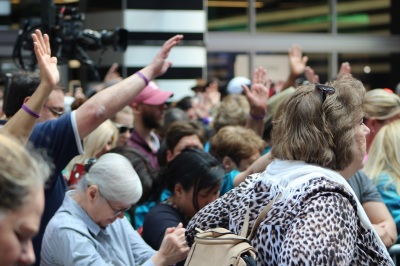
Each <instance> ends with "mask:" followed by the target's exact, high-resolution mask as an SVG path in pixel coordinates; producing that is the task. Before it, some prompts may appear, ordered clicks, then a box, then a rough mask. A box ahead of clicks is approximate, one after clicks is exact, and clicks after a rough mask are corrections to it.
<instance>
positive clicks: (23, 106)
mask: <svg viewBox="0 0 400 266" xmlns="http://www.w3.org/2000/svg"><path fill="white" fill-rule="evenodd" d="M21 108H22V109H24V111H25V112H27V113H28V114H30V115H31V116H33V117H34V118H39V117H40V114H37V113H35V112H34V111H32V110H31V109H29V107H28V106H27V105H26V104H23V105H22V106H21Z"/></svg>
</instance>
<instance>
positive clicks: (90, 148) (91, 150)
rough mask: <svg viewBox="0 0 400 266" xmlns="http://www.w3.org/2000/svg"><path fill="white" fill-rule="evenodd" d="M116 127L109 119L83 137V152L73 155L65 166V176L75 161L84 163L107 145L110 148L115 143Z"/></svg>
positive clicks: (116, 139)
mask: <svg viewBox="0 0 400 266" xmlns="http://www.w3.org/2000/svg"><path fill="white" fill-rule="evenodd" d="M117 141H118V129H117V127H116V126H115V125H114V124H113V122H111V121H110V120H106V121H104V122H103V123H101V124H100V125H99V126H98V127H97V128H96V129H95V130H93V131H92V132H91V133H90V134H89V135H87V136H86V138H84V140H83V143H84V148H85V153H84V154H82V155H78V156H75V157H74V158H73V159H72V160H71V161H70V162H69V164H68V165H67V167H66V177H67V179H69V176H70V173H71V171H72V168H73V167H74V165H75V164H76V163H82V164H84V163H85V162H86V160H87V159H90V158H96V157H97V156H98V154H99V152H101V151H102V150H103V149H104V148H105V147H106V146H107V145H109V146H110V149H112V148H114V147H115V146H116V145H117Z"/></svg>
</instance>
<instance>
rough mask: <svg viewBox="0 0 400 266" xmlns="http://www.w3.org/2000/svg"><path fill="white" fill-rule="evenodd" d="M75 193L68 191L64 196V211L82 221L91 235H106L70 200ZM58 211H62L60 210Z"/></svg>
mask: <svg viewBox="0 0 400 266" xmlns="http://www.w3.org/2000/svg"><path fill="white" fill-rule="evenodd" d="M75 192H76V191H74V190H70V191H68V192H67V193H66V194H65V199H64V204H63V207H64V208H65V210H66V211H68V212H69V213H70V214H71V215H72V216H74V217H75V218H77V219H80V220H82V221H83V222H84V223H85V225H86V226H87V228H88V230H89V231H90V232H91V234H92V235H94V236H98V235H99V234H100V233H101V232H103V233H104V234H107V233H106V232H105V231H106V230H107V228H106V229H102V228H101V227H100V226H99V225H98V224H96V223H95V222H94V221H93V220H92V218H90V216H89V215H88V214H87V213H86V211H85V210H84V209H83V208H82V207H81V206H80V205H79V204H78V203H77V202H76V201H75V200H74V199H73V198H72V195H73V194H75ZM60 211H62V210H61V209H60Z"/></svg>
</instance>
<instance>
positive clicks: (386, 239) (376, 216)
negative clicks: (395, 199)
mask: <svg viewBox="0 0 400 266" xmlns="http://www.w3.org/2000/svg"><path fill="white" fill-rule="evenodd" d="M362 206H363V208H364V210H365V212H366V213H367V216H368V218H369V220H370V221H371V223H372V225H373V226H374V228H375V230H376V231H377V232H378V234H379V236H380V238H381V239H382V241H383V243H384V244H385V246H386V247H390V246H392V245H393V244H394V243H395V242H396V240H397V229H396V224H395V223H394V220H393V218H392V215H391V214H390V212H389V210H388V208H387V207H386V205H385V203H383V202H376V201H369V202H365V203H363V204H362Z"/></svg>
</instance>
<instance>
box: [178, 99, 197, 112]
mask: <svg viewBox="0 0 400 266" xmlns="http://www.w3.org/2000/svg"><path fill="white" fill-rule="evenodd" d="M175 106H176V107H177V108H179V109H181V110H183V111H186V110H189V109H190V108H192V107H193V105H192V97H190V96H186V97H183V98H182V99H180V100H179V101H178V102H177V103H176V105H175Z"/></svg>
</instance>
